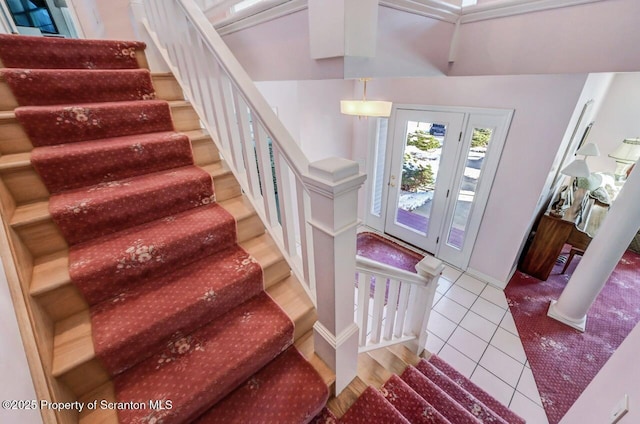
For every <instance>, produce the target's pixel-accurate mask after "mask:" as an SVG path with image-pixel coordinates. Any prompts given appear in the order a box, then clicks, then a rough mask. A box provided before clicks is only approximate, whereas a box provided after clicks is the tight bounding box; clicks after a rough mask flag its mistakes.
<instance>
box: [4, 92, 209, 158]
mask: <svg viewBox="0 0 640 424" xmlns="http://www.w3.org/2000/svg"><path fill="white" fill-rule="evenodd" d="M141 101H144V100H141ZM168 103H169V108H170V109H171V116H172V117H173V126H174V128H175V130H176V131H179V132H188V131H195V130H201V129H202V126H201V125H200V118H199V117H198V114H197V113H196V111H195V110H194V109H193V107H192V106H191V103H189V102H188V101H187V100H171V101H168ZM32 149H33V145H32V144H31V140H29V137H28V136H27V133H26V132H25V131H24V129H23V128H22V126H21V125H20V123H19V122H18V120H17V119H16V116H15V113H14V111H13V110H11V111H4V112H0V155H2V156H5V155H11V154H16V153H27V152H30V151H31V150H32Z"/></svg>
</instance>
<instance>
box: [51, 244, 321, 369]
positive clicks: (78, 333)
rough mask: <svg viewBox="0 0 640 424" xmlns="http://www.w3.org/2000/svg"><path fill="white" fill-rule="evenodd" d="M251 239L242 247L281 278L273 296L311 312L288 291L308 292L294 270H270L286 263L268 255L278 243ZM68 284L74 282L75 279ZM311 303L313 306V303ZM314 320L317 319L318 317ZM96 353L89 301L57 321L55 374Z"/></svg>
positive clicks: (286, 305)
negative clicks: (293, 281) (293, 275)
mask: <svg viewBox="0 0 640 424" xmlns="http://www.w3.org/2000/svg"><path fill="white" fill-rule="evenodd" d="M250 241H251V243H249V244H248V247H247V244H242V243H241V244H240V246H242V247H243V248H244V249H245V250H246V251H247V252H248V253H249V254H251V255H252V256H253V257H254V258H255V259H256V260H257V261H258V263H259V264H260V266H261V267H262V269H263V270H264V275H265V278H267V276H270V278H272V279H277V281H270V282H269V286H270V289H268V290H272V291H271V292H269V293H270V294H271V295H272V297H274V296H277V297H278V298H279V299H281V300H282V302H283V304H282V305H281V306H282V307H283V309H285V311H290V312H291V315H290V316H295V317H296V319H299V318H300V317H301V315H300V314H301V313H302V312H301V309H300V308H301V307H302V306H304V307H305V309H304V313H307V312H308V311H307V310H306V306H308V303H307V302H303V303H302V304H300V305H296V302H294V301H293V299H292V294H291V293H286V291H287V290H288V289H291V290H292V291H295V294H294V295H293V296H294V297H296V298H297V296H298V294H299V293H300V291H301V292H302V293H304V290H303V289H302V287H301V286H300V285H299V284H298V283H297V282H296V285H297V287H299V288H297V287H296V286H293V284H292V282H291V281H290V278H291V277H290V273H288V274H287V275H282V274H283V273H279V274H278V273H273V272H269V270H270V268H273V267H280V266H281V265H282V263H283V262H284V263H285V264H286V261H284V258H283V257H282V255H281V254H277V255H274V254H265V252H268V251H273V249H277V247H276V245H275V243H273V241H272V240H271V238H270V237H269V236H268V235H267V234H262V235H260V236H258V237H254V238H253V239H252V240H250ZM278 253H279V252H278ZM284 282H286V285H282V284H283V283H284ZM68 284H71V282H69V283H68ZM266 284H267V283H266V282H265V285H266ZM305 296H306V294H305ZM309 302H310V301H309ZM311 306H312V307H313V305H312V304H311ZM286 308H289V309H286ZM299 315H300V317H299ZM309 319H310V317H308V316H306V317H305V321H304V322H307V321H308V320H309ZM313 321H314V322H315V319H314V320H313ZM94 355H95V352H94V351H93V340H92V338H91V319H90V316H89V312H88V309H87V306H86V304H85V309H84V310H82V311H79V312H78V313H76V314H74V315H72V316H70V317H68V318H65V319H63V320H60V321H58V322H57V323H56V329H55V336H54V357H53V367H52V373H53V375H54V376H56V377H59V376H62V375H63V374H65V373H66V372H68V371H69V370H71V369H73V368H75V367H77V366H78V365H80V364H82V363H84V362H87V361H88V360H89V359H91V358H93V357H94Z"/></svg>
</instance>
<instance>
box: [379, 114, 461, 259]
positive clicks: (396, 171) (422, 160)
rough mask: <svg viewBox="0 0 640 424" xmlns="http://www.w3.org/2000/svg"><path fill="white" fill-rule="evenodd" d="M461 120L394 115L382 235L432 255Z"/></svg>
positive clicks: (458, 116)
mask: <svg viewBox="0 0 640 424" xmlns="http://www.w3.org/2000/svg"><path fill="white" fill-rule="evenodd" d="M464 118H465V115H464V114H463V113H456V112H437V111H428V110H408V109H398V110H397V111H396V115H395V122H394V125H393V128H392V130H391V131H392V135H391V140H392V145H393V147H392V152H391V168H390V175H389V190H388V199H387V212H386V221H385V232H387V233H389V234H391V235H393V236H395V237H397V238H399V239H401V240H405V241H407V242H408V243H411V244H413V245H415V246H417V247H420V248H422V249H424V250H426V251H428V252H432V253H435V251H436V246H437V243H438V242H439V237H440V233H441V232H442V228H443V225H444V222H445V213H446V211H447V196H448V191H449V187H450V186H451V184H452V178H453V176H454V173H453V172H452V171H453V169H454V168H455V167H456V151H457V149H458V143H459V140H460V137H461V132H462V126H463V122H464Z"/></svg>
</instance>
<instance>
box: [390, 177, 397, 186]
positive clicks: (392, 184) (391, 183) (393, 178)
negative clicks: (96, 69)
mask: <svg viewBox="0 0 640 424" xmlns="http://www.w3.org/2000/svg"><path fill="white" fill-rule="evenodd" d="M395 179H396V176H395V175H392V176H391V181H389V185H390V186H391V187H395V186H396V184H395V183H394V182H393V180H395Z"/></svg>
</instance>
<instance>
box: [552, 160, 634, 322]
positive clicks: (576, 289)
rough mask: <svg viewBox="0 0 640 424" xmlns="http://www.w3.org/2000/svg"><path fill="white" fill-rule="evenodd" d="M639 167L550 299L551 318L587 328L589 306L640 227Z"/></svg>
mask: <svg viewBox="0 0 640 424" xmlns="http://www.w3.org/2000/svg"><path fill="white" fill-rule="evenodd" d="M639 168H640V166H636V167H635V169H634V170H633V172H631V175H630V176H629V178H628V179H627V182H626V183H625V185H624V186H623V188H622V190H621V191H620V193H619V194H618V197H617V198H616V200H615V202H614V203H613V205H612V206H611V209H610V210H609V212H608V213H607V217H606V218H605V220H604V222H603V223H602V225H601V226H600V228H599V229H598V234H597V235H596V236H595V237H594V239H593V240H592V241H591V244H589V248H588V249H587V250H586V251H585V253H584V256H583V258H582V260H581V261H580V263H579V264H578V266H577V267H576V270H575V271H574V273H573V275H572V276H571V279H570V280H569V282H568V283H567V286H566V287H565V289H564V290H563V291H562V294H561V295H560V298H559V299H558V300H557V301H551V305H550V307H549V312H548V315H549V316H550V317H552V318H554V319H556V320H558V321H560V322H562V323H564V324H567V325H569V326H571V327H574V328H576V329H578V330H580V331H584V330H585V327H586V323H587V312H588V311H589V308H591V305H592V304H593V302H594V301H595V299H596V297H598V294H600V291H601V290H602V288H603V287H604V285H605V284H606V282H607V280H608V279H609V276H610V275H611V272H612V271H613V269H614V268H615V267H616V265H617V264H618V262H619V261H620V258H622V255H623V254H624V252H625V250H626V249H627V247H628V246H629V244H630V243H631V240H632V239H633V237H634V236H635V235H636V233H637V232H638V228H640V201H639V200H638V199H640V169H639Z"/></svg>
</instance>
